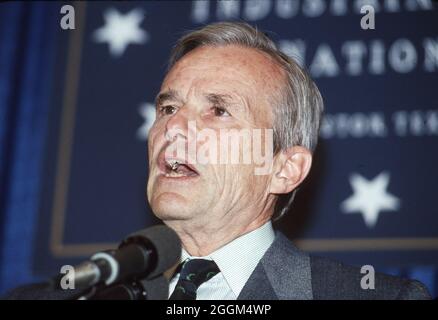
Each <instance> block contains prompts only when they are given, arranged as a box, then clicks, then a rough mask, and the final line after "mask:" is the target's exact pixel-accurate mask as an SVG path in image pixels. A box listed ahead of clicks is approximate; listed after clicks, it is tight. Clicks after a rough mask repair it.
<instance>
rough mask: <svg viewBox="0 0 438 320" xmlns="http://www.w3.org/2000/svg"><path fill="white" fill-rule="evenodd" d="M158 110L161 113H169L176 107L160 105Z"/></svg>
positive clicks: (172, 112) (173, 111)
mask: <svg viewBox="0 0 438 320" xmlns="http://www.w3.org/2000/svg"><path fill="white" fill-rule="evenodd" d="M158 111H159V113H160V114H162V115H171V114H174V113H175V111H176V107H174V106H172V105H167V106H162V107H159V108H158Z"/></svg>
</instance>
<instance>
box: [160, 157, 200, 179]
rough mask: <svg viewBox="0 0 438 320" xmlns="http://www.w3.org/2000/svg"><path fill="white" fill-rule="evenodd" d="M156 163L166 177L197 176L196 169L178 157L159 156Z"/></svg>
mask: <svg viewBox="0 0 438 320" xmlns="http://www.w3.org/2000/svg"><path fill="white" fill-rule="evenodd" d="M158 165H159V168H160V171H161V173H162V174H163V175H164V176H165V177H167V178H184V177H187V178H188V177H197V176H199V173H198V171H197V170H196V169H195V168H194V167H193V166H192V165H190V164H187V163H185V162H184V161H183V160H179V159H165V158H164V157H160V159H159V161H158Z"/></svg>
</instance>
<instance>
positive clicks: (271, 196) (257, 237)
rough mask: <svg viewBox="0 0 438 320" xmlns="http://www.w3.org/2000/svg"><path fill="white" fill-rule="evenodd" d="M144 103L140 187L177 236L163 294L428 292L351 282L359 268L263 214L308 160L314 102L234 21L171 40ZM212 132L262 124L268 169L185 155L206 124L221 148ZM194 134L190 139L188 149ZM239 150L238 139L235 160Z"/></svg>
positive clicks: (297, 179) (297, 72) (271, 51)
mask: <svg viewBox="0 0 438 320" xmlns="http://www.w3.org/2000/svg"><path fill="white" fill-rule="evenodd" d="M156 108H157V116H156V120H155V123H154V125H153V127H152V128H151V130H150V133H149V146H148V147H149V168H150V174H149V181H148V186H147V196H148V200H149V203H150V205H151V208H152V210H153V212H154V213H155V215H156V216H157V217H158V218H160V219H162V220H163V222H164V223H165V224H166V225H168V226H169V227H171V228H172V229H174V230H175V231H176V232H177V234H178V235H179V237H180V238H181V242H182V245H183V253H182V262H183V263H182V264H181V265H180V267H179V269H178V270H176V272H175V274H174V276H173V277H172V279H171V281H170V290H169V291H170V292H169V295H170V299H424V298H429V294H428V292H427V290H426V289H425V287H424V286H423V285H422V284H421V283H419V282H417V281H411V280H403V279H399V278H396V277H390V276H386V275H381V274H378V275H376V279H375V289H374V290H373V289H371V290H366V289H362V288H361V277H362V276H363V274H361V273H360V270H359V269H356V268H353V267H348V266H344V265H342V264H340V263H338V262H334V261H330V260H327V259H324V258H318V257H311V256H309V255H308V254H306V253H304V252H301V251H299V250H298V249H297V248H295V247H294V246H293V244H292V243H291V242H290V241H289V240H288V239H287V238H286V237H285V236H284V235H282V234H281V233H278V232H277V233H275V232H274V230H273V228H272V224H271V220H272V219H273V217H279V216H281V215H283V214H284V213H285V212H286V211H287V210H288V209H289V206H290V204H291V202H292V199H293V196H294V192H295V191H296V189H297V188H298V186H299V185H300V184H301V183H302V182H303V180H304V179H305V178H306V176H307V175H308V173H309V170H310V168H311V164H312V153H313V151H314V149H315V147H316V143H317V139H318V130H319V126H320V121H321V117H322V112H323V101H322V98H321V95H320V93H319V90H318V88H317V87H316V85H315V83H314V82H313V81H312V80H311V79H310V77H309V76H308V74H307V73H306V72H305V71H304V70H303V69H302V68H301V67H300V66H299V65H298V64H297V63H296V62H294V61H293V60H292V59H290V58H289V57H287V56H286V55H285V54H283V53H281V52H280V51H279V50H278V49H277V48H276V46H275V44H274V43H273V42H272V41H271V40H270V39H269V38H268V37H267V36H266V35H264V34H263V33H261V32H260V31H258V30H256V29H254V28H253V27H251V26H250V25H248V24H244V23H235V22H222V23H216V24H211V25H207V26H205V27H203V28H202V29H200V30H197V31H194V32H191V33H189V34H187V35H186V36H184V37H183V38H181V39H180V40H179V41H178V42H177V44H176V46H175V47H174V49H173V53H172V56H171V59H170V68H169V71H168V73H167V75H166V76H165V79H164V81H163V83H162V86H161V90H160V92H159V94H158V96H157V99H156ZM191 124H194V125H191ZM224 129H234V130H235V131H239V130H247V131H251V130H253V129H262V130H266V131H267V130H269V129H271V130H273V150H274V153H273V158H272V162H271V163H270V164H269V166H270V171H269V172H268V173H265V174H260V175H257V174H255V172H256V167H257V164H256V163H254V162H253V163H250V164H248V163H242V161H240V162H238V163H232V164H230V163H218V162H217V161H209V162H205V161H204V162H203V163H199V161H198V162H197V161H196V159H195V158H196V157H197V154H195V152H193V150H194V149H195V148H193V147H192V152H190V150H189V149H190V147H189V145H190V144H191V143H192V141H193V139H191V138H192V137H193V136H195V135H196V132H199V131H202V130H210V132H211V131H212V132H213V133H216V135H214V134H213V135H210V141H209V143H210V144H211V139H213V140H214V139H215V137H217V139H216V141H214V144H213V146H219V147H221V146H223V144H224V140H221V139H220V138H219V136H220V133H221V131H222V130H224ZM195 131H196V132H195ZM265 135H267V134H265ZM212 136H213V138H211V137H212ZM190 140H192V141H190ZM234 141H236V140H234ZM206 143H207V142H206V141H205V140H202V139H195V146H196V147H198V149H199V148H202V147H203V145H204V144H206ZM175 150H178V151H182V152H181V154H184V156H183V157H178V156H175V154H176V151H175ZM184 151H186V152H184ZM210 151H211V149H210ZM249 151H251V150H250V148H249V149H248V148H245V147H243V148H240V150H239V159H240V160H241V159H242V158H243V157H244V156H245V154H246V153H247V152H249ZM194 159H195V161H194ZM209 159H210V160H211V158H209Z"/></svg>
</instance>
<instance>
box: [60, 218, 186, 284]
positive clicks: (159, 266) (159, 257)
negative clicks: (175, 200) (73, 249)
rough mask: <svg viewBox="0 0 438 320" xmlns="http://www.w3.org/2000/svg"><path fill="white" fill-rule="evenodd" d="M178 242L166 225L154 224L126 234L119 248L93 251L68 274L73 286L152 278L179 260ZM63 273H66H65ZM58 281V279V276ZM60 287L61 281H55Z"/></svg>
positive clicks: (179, 244) (179, 249) (177, 238)
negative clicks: (93, 252)
mask: <svg viewBox="0 0 438 320" xmlns="http://www.w3.org/2000/svg"><path fill="white" fill-rule="evenodd" d="M180 255H181V242H180V239H179V237H178V236H177V234H176V233H175V231H173V230H172V229H170V228H169V227H167V226H164V225H160V226H153V227H150V228H147V229H144V230H141V231H138V232H135V233H133V234H131V235H129V236H128V237H126V238H125V239H124V240H123V241H122V243H121V244H120V245H119V248H118V249H116V250H107V251H102V252H98V253H96V254H94V255H93V256H91V258H90V260H89V261H85V262H83V263H81V264H79V265H78V266H76V267H75V268H74V273H73V274H72V275H70V276H71V277H70V278H69V280H70V281H73V283H74V285H75V288H78V289H87V288H90V287H91V286H94V285H96V284H101V283H104V284H105V285H107V286H108V285H112V284H115V283H119V282H121V281H126V280H132V279H142V278H146V279H151V278H154V277H156V276H157V275H160V274H162V273H163V272H165V271H166V270H168V269H170V268H171V267H172V266H174V265H175V264H176V263H178V262H179V259H180ZM64 276H65V275H64ZM58 280H59V279H58ZM56 286H57V287H58V288H60V281H56Z"/></svg>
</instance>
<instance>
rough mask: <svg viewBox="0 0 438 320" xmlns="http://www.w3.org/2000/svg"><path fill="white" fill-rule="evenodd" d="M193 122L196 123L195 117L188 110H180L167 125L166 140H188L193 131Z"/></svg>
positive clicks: (184, 108)
mask: <svg viewBox="0 0 438 320" xmlns="http://www.w3.org/2000/svg"><path fill="white" fill-rule="evenodd" d="M192 121H196V119H195V115H194V114H193V113H191V112H190V111H189V110H188V108H186V107H183V108H181V109H179V110H178V111H177V112H176V113H175V114H173V115H172V116H171V117H170V118H169V120H168V121H167V123H166V128H165V132H164V134H165V138H166V140H167V141H174V140H175V139H176V138H177V137H179V138H183V139H185V140H187V138H188V137H189V135H190V134H191V133H192V132H191V131H193V128H192V127H193V125H192ZM195 127H196V125H195Z"/></svg>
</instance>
